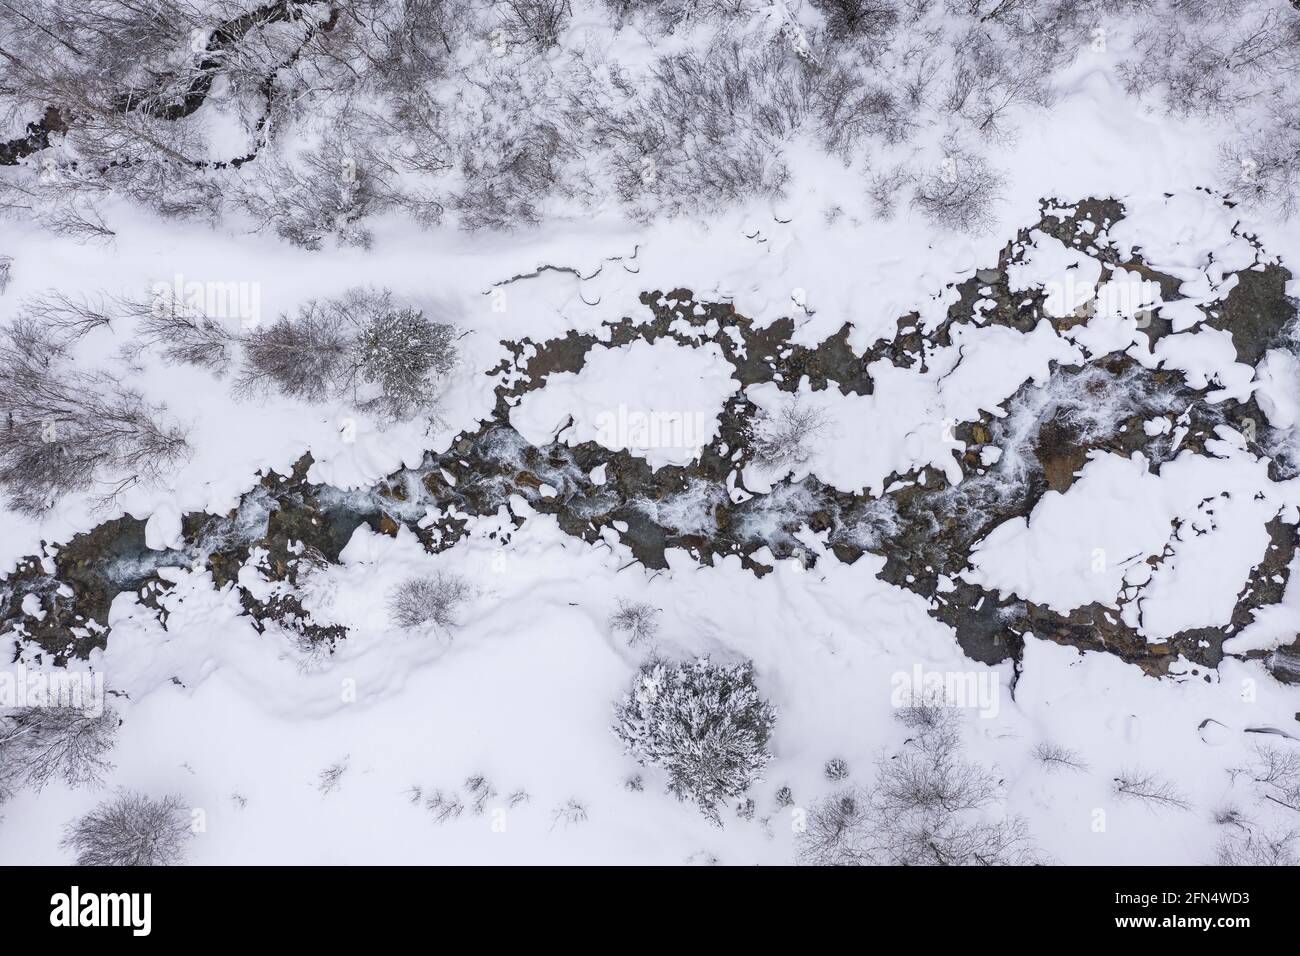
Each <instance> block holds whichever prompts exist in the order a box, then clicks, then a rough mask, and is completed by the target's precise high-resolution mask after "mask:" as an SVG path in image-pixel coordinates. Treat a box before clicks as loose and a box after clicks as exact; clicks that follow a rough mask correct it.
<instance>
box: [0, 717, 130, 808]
mask: <svg viewBox="0 0 1300 956" xmlns="http://www.w3.org/2000/svg"><path fill="white" fill-rule="evenodd" d="M119 723H120V721H119V720H118V716H117V712H116V711H114V710H113V709H112V708H110V707H105V708H103V710H102V711H100V712H99V713H97V714H95V713H87V712H85V711H81V710H77V709H76V708H74V707H23V708H19V709H18V710H15V711H13V712H12V713H11V714H9V715H8V716H6V717H3V718H0V761H2V762H3V765H4V768H5V770H6V772H7V775H8V776H9V779H8V782H9V783H11V784H13V785H15V786H22V785H31V786H33V787H35V788H36V789H37V790H41V789H43V788H44V787H45V785H46V784H48V783H49V782H50V781H52V780H54V779H55V778H59V779H61V780H63V782H64V783H66V784H67V785H68V786H70V787H82V786H98V785H99V784H100V783H101V782H102V780H103V778H104V775H105V774H107V773H108V772H109V771H110V770H112V769H113V765H112V764H111V763H109V761H108V759H107V755H108V752H109V751H110V750H112V748H113V744H114V742H115V741H116V740H117V728H118V724H119Z"/></svg>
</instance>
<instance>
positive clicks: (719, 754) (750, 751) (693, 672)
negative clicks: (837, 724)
mask: <svg viewBox="0 0 1300 956" xmlns="http://www.w3.org/2000/svg"><path fill="white" fill-rule="evenodd" d="M775 722H776V710H775V709H774V708H773V707H772V706H771V705H770V704H768V702H767V701H765V700H764V699H763V698H762V697H761V696H760V694H759V692H758V687H757V686H756V685H755V684H754V667H753V664H752V663H750V662H746V663H743V664H738V665H735V666H727V665H725V664H715V663H713V662H712V661H710V660H708V659H707V658H700V659H699V660H695V661H690V662H683V663H669V662H664V661H651V662H649V663H647V664H646V665H644V666H643V667H642V668H641V673H640V675H639V677H638V678H637V681H636V683H635V685H634V686H633V687H632V689H631V690H630V691H629V692H628V694H627V696H626V697H624V698H623V700H622V701H620V702H619V703H618V705H617V706H616V708H615V722H614V728H613V729H614V733H615V734H616V735H617V736H618V738H619V739H620V740H622V741H623V743H624V745H625V747H626V750H627V752H628V754H630V755H631V756H632V757H634V758H635V759H636V761H637V762H638V763H640V764H641V765H642V766H647V767H659V768H662V769H663V770H665V771H666V772H667V774H668V790H669V792H671V793H672V794H674V795H675V796H676V797H677V798H678V799H679V800H690V801H693V802H695V803H696V804H698V805H699V807H700V809H701V810H703V811H704V813H705V814H706V815H708V816H709V817H711V818H712V819H715V820H716V819H717V805H718V803H719V802H721V801H723V800H725V799H727V798H729V797H736V796H739V795H740V794H742V793H744V792H745V790H746V789H748V788H749V786H750V784H752V783H753V782H754V781H756V780H758V779H759V778H760V775H761V774H762V772H763V768H764V767H765V766H767V763H768V761H770V760H771V759H772V755H771V754H770V753H769V752H768V749H767V742H768V738H769V737H770V736H771V734H772V727H773V725H774V724H775Z"/></svg>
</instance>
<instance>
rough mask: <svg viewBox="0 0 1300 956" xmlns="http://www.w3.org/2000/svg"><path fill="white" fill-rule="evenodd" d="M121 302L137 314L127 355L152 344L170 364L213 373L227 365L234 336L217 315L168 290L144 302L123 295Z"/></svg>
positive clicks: (125, 307) (217, 372) (131, 312)
mask: <svg viewBox="0 0 1300 956" xmlns="http://www.w3.org/2000/svg"><path fill="white" fill-rule="evenodd" d="M120 305H121V307H122V309H123V311H125V312H127V313H129V314H131V315H134V316H135V318H136V324H135V330H134V331H135V340H134V341H133V342H132V343H131V344H130V345H129V346H128V347H127V349H126V352H127V354H128V355H130V356H135V355H138V354H139V353H140V352H142V351H143V350H145V349H150V348H151V349H155V350H156V351H157V352H158V354H159V355H161V356H162V359H163V361H165V362H169V363H172V364H177V365H194V366H197V367H199V368H205V369H208V370H209V371H210V372H213V373H214V374H216V375H224V374H225V373H226V371H227V370H228V369H229V368H230V365H231V362H232V361H233V360H234V354H233V353H234V346H235V341H236V336H235V334H234V333H233V332H231V331H230V330H229V329H227V328H226V327H225V325H223V324H222V323H221V322H220V321H218V320H217V319H214V318H211V317H209V316H207V315H204V314H203V313H202V311H200V310H198V309H196V308H193V307H191V306H190V305H189V304H187V303H185V302H182V301H177V300H176V299H175V297H174V296H173V295H171V294H158V295H155V296H154V297H153V298H152V299H151V300H149V301H147V302H141V301H136V300H131V299H122V300H120Z"/></svg>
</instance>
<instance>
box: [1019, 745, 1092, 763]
mask: <svg viewBox="0 0 1300 956" xmlns="http://www.w3.org/2000/svg"><path fill="white" fill-rule="evenodd" d="M1033 757H1034V759H1035V760H1037V761H1038V762H1039V763H1040V764H1042V765H1043V766H1044V767H1046V768H1047V769H1048V770H1060V769H1068V770H1087V769H1088V764H1087V762H1086V761H1085V760H1084V759H1083V757H1081V756H1080V755H1079V752H1078V751H1076V750H1071V749H1070V748H1069V747H1063V746H1061V745H1060V744H1054V743H1051V742H1049V741H1046V740H1044V741H1040V742H1039V743H1038V744H1036V745H1035V746H1034V750H1033Z"/></svg>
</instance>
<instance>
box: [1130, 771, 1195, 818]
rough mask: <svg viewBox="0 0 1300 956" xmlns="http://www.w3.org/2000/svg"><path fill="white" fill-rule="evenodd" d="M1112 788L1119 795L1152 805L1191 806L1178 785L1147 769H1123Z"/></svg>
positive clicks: (1175, 807) (1178, 808)
mask: <svg viewBox="0 0 1300 956" xmlns="http://www.w3.org/2000/svg"><path fill="white" fill-rule="evenodd" d="M1112 790H1113V791H1114V793H1115V795H1116V796H1118V797H1123V798H1125V799H1130V800H1141V801H1143V802H1144V803H1146V804H1148V805H1149V806H1152V807H1157V808H1166V809H1174V810H1186V809H1188V808H1189V807H1190V806H1191V804H1189V803H1188V802H1187V798H1186V797H1184V796H1183V795H1182V793H1181V792H1180V791H1179V790H1178V788H1177V787H1175V786H1174V785H1173V784H1171V783H1169V782H1168V781H1166V780H1163V779H1161V778H1160V777H1159V776H1158V775H1157V774H1155V773H1152V772H1150V771H1146V770H1140V769H1130V770H1124V771H1122V772H1121V773H1120V774H1119V776H1117V777H1115V778H1114V780H1113V784H1112Z"/></svg>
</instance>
